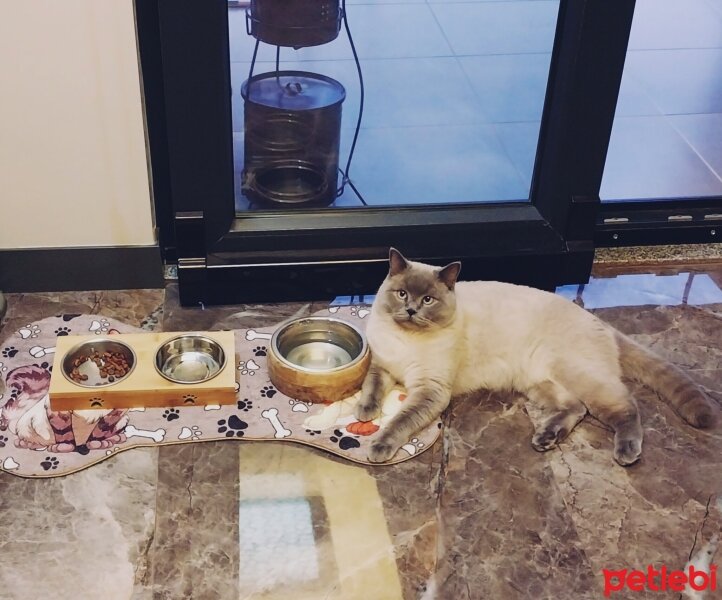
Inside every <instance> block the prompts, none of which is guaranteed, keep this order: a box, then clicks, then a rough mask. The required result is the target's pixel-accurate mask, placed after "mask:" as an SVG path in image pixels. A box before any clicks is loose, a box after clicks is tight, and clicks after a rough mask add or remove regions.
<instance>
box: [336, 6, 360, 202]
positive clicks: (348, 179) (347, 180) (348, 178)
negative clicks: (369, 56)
mask: <svg viewBox="0 0 722 600" xmlns="http://www.w3.org/2000/svg"><path fill="white" fill-rule="evenodd" d="M341 10H342V11H343V24H344V28H345V29H346V35H347V36H348V42H349V44H350V45H351V52H352V53H353V58H354V61H355V62H356V71H358V81H359V89H360V94H359V108H358V120H357V121H356V130H355V131H354V134H353V142H351V149H350V150H349V153H348V161H347V162H346V171H345V172H343V171H342V173H344V176H343V179H342V183H341V188H340V189H339V190H338V192H337V195H338V196H340V195H341V194H343V190H344V186H345V185H346V183H349V184H351V175H350V171H351V160H352V159H353V153H354V151H355V150H356V142H357V140H358V134H359V130H360V129H361V119H362V118H363V114H364V96H365V90H364V78H363V73H362V72H361V63H360V62H359V58H358V53H357V52H356V45H355V44H354V43H353V36H352V35H351V29H350V28H349V25H348V14H347V13H346V0H341ZM351 187H352V188H353V190H354V192H356V195H357V196H358V197H359V200H361V202H363V204H364V206H366V202H365V201H364V199H363V198H362V197H361V194H359V193H358V191H357V190H356V188H355V187H354V186H353V184H351Z"/></svg>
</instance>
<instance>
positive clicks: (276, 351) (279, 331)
mask: <svg viewBox="0 0 722 600" xmlns="http://www.w3.org/2000/svg"><path fill="white" fill-rule="evenodd" d="M303 322H314V323H322V322H323V323H333V324H335V325H336V326H339V327H342V328H347V329H349V330H350V331H351V332H352V333H353V334H355V336H357V337H358V339H359V341H360V343H361V349H360V350H359V352H358V354H357V355H356V356H354V357H353V360H351V361H350V362H348V363H346V364H345V365H341V366H339V367H335V368H333V369H309V368H308V367H303V366H301V365H298V364H296V363H294V362H291V361H290V360H288V359H287V358H286V357H285V356H283V354H282V353H281V349H280V348H279V347H278V340H279V338H280V337H281V336H282V335H283V334H284V333H285V332H286V331H287V330H288V329H289V328H290V327H293V326H297V325H300V324H301V323H303ZM270 351H271V355H272V357H273V358H274V359H276V360H277V361H278V362H280V363H282V364H283V365H285V366H286V367H288V368H290V369H293V370H294V371H299V372H301V373H308V374H311V375H320V376H323V375H330V374H332V373H341V372H343V371H346V370H347V369H351V368H353V367H355V366H356V365H358V364H359V363H360V362H362V361H363V360H364V358H365V357H366V355H367V354H368V352H369V347H368V341H367V340H366V336H365V335H364V333H363V331H361V330H360V329H359V328H358V327H356V326H355V325H353V324H352V323H349V322H348V321H344V320H343V319H339V318H336V317H323V316H313V317H298V318H295V319H291V320H289V321H285V322H284V323H281V325H279V326H278V327H277V328H276V330H275V331H274V332H273V335H272V336H271V348H270Z"/></svg>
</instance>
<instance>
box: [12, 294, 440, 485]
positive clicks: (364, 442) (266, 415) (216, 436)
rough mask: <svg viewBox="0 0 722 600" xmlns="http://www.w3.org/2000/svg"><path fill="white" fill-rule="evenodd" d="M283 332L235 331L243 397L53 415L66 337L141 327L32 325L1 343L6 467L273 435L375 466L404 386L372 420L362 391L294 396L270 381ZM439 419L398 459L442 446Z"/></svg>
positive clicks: (74, 320) (66, 321)
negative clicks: (57, 356)
mask: <svg viewBox="0 0 722 600" xmlns="http://www.w3.org/2000/svg"><path fill="white" fill-rule="evenodd" d="M319 314H325V315H329V314H333V315H334V316H335V317H338V318H341V319H344V320H348V321H350V322H352V323H354V324H355V325H356V326H357V327H359V328H361V329H363V328H364V326H365V322H366V320H367V319H368V314H369V311H368V308H364V307H356V306H342V307H339V306H332V307H330V308H329V309H327V310H325V311H321V312H320V313H319ZM273 329H274V328H263V329H258V330H254V329H242V330H237V331H235V332H234V333H235V339H236V357H235V365H234V368H235V370H236V388H237V398H236V403H235V404H233V405H230V406H218V405H215V406H193V407H180V408H163V409H161V408H152V409H151V408H149V409H142V408H137V409H123V410H82V411H66V412H57V411H53V410H52V409H51V407H50V406H49V399H48V389H49V386H50V379H51V377H53V376H56V375H53V374H52V364H53V358H54V352H55V341H56V338H57V336H64V335H87V334H92V333H95V334H96V335H98V336H101V335H102V336H108V335H117V334H120V333H135V332H138V331H139V330H137V329H135V328H133V327H130V326H128V325H125V324H123V323H120V322H118V321H115V320H113V319H109V318H103V317H100V316H97V315H62V316H58V317H51V318H48V319H43V320H42V321H38V322H35V323H28V324H27V325H25V326H23V327H21V328H20V329H19V330H17V331H14V332H10V333H9V335H8V337H6V339H5V340H4V341H3V342H2V344H0V381H2V384H3V385H2V386H0V394H1V395H0V470H4V471H7V472H8V473H12V474H15V475H19V476H23V477H55V476H58V475H65V474H68V473H72V472H75V471H78V470H81V469H83V468H86V467H88V466H91V465H93V464H96V463H98V462H100V461H103V460H106V459H108V458H110V457H112V456H113V455H114V454H115V453H117V452H119V451H123V450H127V449H130V448H133V447H137V446H155V445H158V444H179V443H193V442H201V441H211V440H273V441H285V442H295V443H301V444H306V445H309V446H314V447H317V448H320V449H323V450H326V451H328V452H331V453H333V454H336V455H338V456H341V457H344V458H346V459H349V460H352V461H355V462H361V463H364V462H367V458H366V457H367V455H368V448H369V444H370V440H372V439H373V438H374V437H375V436H376V435H378V434H379V432H380V431H381V430H382V429H383V427H385V425H386V424H387V423H388V422H389V420H390V419H391V418H392V416H393V415H394V414H395V413H396V412H398V411H399V410H400V409H401V407H402V406H403V402H404V401H405V399H406V394H405V392H404V390H403V389H401V388H398V387H397V388H395V389H391V390H389V392H388V394H387V396H386V398H385V399H384V401H383V411H382V412H381V413H380V415H379V417H378V418H377V419H375V420H373V421H372V422H369V423H361V422H359V421H358V420H357V419H356V418H355V416H354V407H355V405H356V403H357V402H358V399H359V397H360V394H359V393H357V394H354V395H353V396H351V397H350V398H347V399H345V400H342V401H340V402H336V403H332V404H327V405H323V404H321V405H312V404H308V403H306V402H300V401H297V400H295V399H293V398H289V397H287V396H284V395H283V394H282V393H280V392H279V391H278V390H276V389H275V387H274V386H273V384H272V383H271V382H270V380H269V379H268V373H267V369H266V356H267V344H268V343H269V341H270V338H271V334H272V333H273ZM440 427H441V423H440V422H439V421H437V422H434V423H432V424H430V425H429V427H427V428H426V429H425V430H424V431H421V432H419V433H418V434H415V435H413V436H411V437H410V438H409V439H408V440H405V441H404V444H402V445H401V446H400V447H399V450H398V453H397V455H396V456H395V457H394V459H393V461H392V462H401V461H404V460H408V459H410V458H412V457H414V456H416V455H417V454H420V453H421V452H423V451H424V450H426V449H427V448H429V447H430V446H432V445H433V444H434V442H435V441H436V439H437V438H438V437H439V435H440Z"/></svg>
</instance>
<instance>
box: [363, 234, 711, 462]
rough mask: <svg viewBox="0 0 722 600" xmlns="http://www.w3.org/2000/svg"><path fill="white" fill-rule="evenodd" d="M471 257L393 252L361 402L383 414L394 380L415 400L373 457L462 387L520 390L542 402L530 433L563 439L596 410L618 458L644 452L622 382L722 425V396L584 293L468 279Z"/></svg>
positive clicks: (706, 423) (398, 442)
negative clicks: (588, 303)
mask: <svg viewBox="0 0 722 600" xmlns="http://www.w3.org/2000/svg"><path fill="white" fill-rule="evenodd" d="M460 270H461V263H460V262H453V263H451V264H449V265H446V266H445V267H443V268H439V267H433V266H430V265H427V264H424V263H420V262H414V261H411V260H407V259H406V258H404V256H403V255H402V254H401V253H400V252H399V251H398V250H396V249H394V248H391V249H390V251H389V272H388V275H387V276H386V278H385V279H384V281H383V283H382V284H381V287H380V288H379V291H378V294H377V296H376V298H375V299H374V302H373V304H372V307H371V314H370V315H369V321H368V325H367V329H366V336H367V340H368V344H369V347H370V349H371V357H372V358H371V365H370V367H369V370H368V373H367V374H366V378H365V379H364V382H363V386H362V390H361V398H360V400H359V403H358V404H357V407H356V410H355V416H356V418H357V419H358V420H359V421H370V420H372V419H374V418H375V417H377V416H378V414H379V411H380V401H381V399H382V398H383V397H384V396H385V395H386V392H387V391H388V390H389V389H390V388H391V387H392V386H393V385H395V384H397V383H400V384H401V385H403V386H404V387H405V388H406V390H407V393H408V398H407V400H406V401H405V402H404V408H403V409H402V410H401V411H400V412H399V413H397V414H396V415H395V416H394V417H393V418H392V419H391V421H389V423H388V424H387V425H386V427H384V428H383V429H381V431H380V432H379V433H378V435H377V439H376V440H375V441H374V442H373V443H372V444H371V446H370V449H369V455H368V458H369V461H371V462H374V463H379V462H386V461H387V460H389V459H390V458H391V457H393V455H394V454H395V453H396V451H397V450H398V449H399V448H400V447H401V446H402V445H403V444H405V443H406V442H407V441H408V440H409V438H410V437H411V436H412V435H413V434H415V433H416V432H418V431H419V430H420V429H423V428H424V427H426V426H427V425H429V424H430V423H432V422H433V421H434V420H435V419H437V418H438V417H439V416H440V415H441V413H442V412H443V411H444V410H445V409H446V407H447V406H448V404H449V401H450V400H451V398H452V397H453V396H457V395H460V394H464V393H467V392H471V391H474V390H479V389H487V390H499V391H500V390H515V391H517V392H520V393H522V394H524V395H525V396H526V397H527V398H528V399H530V400H531V401H532V402H533V403H534V404H535V405H536V406H538V407H540V408H541V411H542V413H541V415H542V416H541V421H540V423H538V424H537V427H536V430H535V433H534V435H533V438H532V441H531V444H532V446H533V448H534V449H535V450H538V451H540V452H543V451H546V450H550V449H551V448H553V447H554V446H556V445H557V444H558V443H559V442H560V441H561V440H562V439H564V438H565V437H566V436H567V435H568V434H569V432H570V431H571V430H572V429H573V428H574V427H575V426H576V425H577V423H579V421H581V420H582V418H584V416H585V415H586V413H587V412H589V413H591V414H592V415H593V416H594V417H596V418H598V419H599V420H600V421H602V422H603V423H606V424H607V425H609V426H610V427H611V428H612V429H613V430H614V458H615V460H616V461H617V463H619V464H620V465H623V466H627V465H631V464H633V463H635V462H636V461H637V460H639V458H640V456H641V452H642V426H641V423H640V417H639V411H638V409H637V404H636V401H635V400H634V398H633V397H632V396H631V394H630V393H629V391H628V389H627V387H626V386H625V384H624V383H623V381H622V377H623V376H624V377H631V378H633V379H636V380H639V381H641V382H642V383H644V384H646V385H648V386H649V387H651V388H653V389H654V390H656V391H657V392H658V393H659V394H660V395H661V396H662V397H663V398H664V399H665V400H666V401H667V402H669V404H670V405H671V406H672V408H674V410H675V411H676V412H677V413H678V414H679V415H680V416H681V417H682V418H683V419H684V420H685V421H687V422H688V423H689V424H690V425H692V426H694V427H697V428H712V427H714V426H715V425H716V422H717V417H718V412H719V407H718V406H717V405H716V404H715V403H713V401H712V400H710V399H709V398H708V397H707V396H706V395H705V394H704V393H703V392H702V390H701V389H700V388H699V387H698V386H697V385H696V384H695V383H693V382H692V381H691V380H690V379H689V378H688V377H687V376H686V375H685V374H684V373H683V372H682V371H680V370H679V369H678V368H676V367H675V366H673V365H671V364H669V363H668V362H666V361H664V360H663V359H661V358H658V357H657V356H655V355H654V354H652V353H651V352H650V351H648V350H646V349H644V348H643V347H642V346H640V345H638V344H637V343H636V342H634V341H632V340H631V339H630V338H628V337H626V336H625V335H623V334H622V333H620V332H618V331H616V330H615V329H613V328H612V327H610V326H609V325H607V324H605V323H604V322H603V321H601V320H600V319H599V318H597V317H595V316H594V315H592V314H591V313H589V312H587V311H586V310H584V309H583V308H581V307H579V306H577V305H576V304H574V303H572V302H570V301H568V300H566V299H564V298H562V297H560V296H557V295H555V294H552V293H550V292H544V291H541V290H537V289H533V288H529V287H524V286H519V285H512V284H507V283H500V282H493V281H468V282H467V281H460V282H458V283H457V278H458V276H459V272H460Z"/></svg>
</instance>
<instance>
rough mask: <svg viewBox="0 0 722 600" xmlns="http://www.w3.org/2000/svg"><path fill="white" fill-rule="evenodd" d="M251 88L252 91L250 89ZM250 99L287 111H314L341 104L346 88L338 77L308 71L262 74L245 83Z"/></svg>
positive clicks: (243, 89)
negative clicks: (336, 78)
mask: <svg viewBox="0 0 722 600" xmlns="http://www.w3.org/2000/svg"><path fill="white" fill-rule="evenodd" d="M249 90H250V92H249ZM241 95H242V96H243V98H244V99H245V100H246V101H248V102H253V103H255V104H260V105H262V106H267V107H269V108H282V109H285V110H313V109H316V108H326V107H328V106H333V105H335V104H340V103H341V102H343V101H344V99H345V98H346V90H345V89H344V87H343V86H342V85H341V84H340V83H339V82H338V81H336V80H335V79H331V78H330V77H326V76H325V75H318V74H316V73H309V72H306V71H278V73H276V72H275V71H273V72H271V73H259V74H258V75H254V76H253V77H252V78H251V79H250V85H249V80H246V81H244V82H243V86H242V87H241Z"/></svg>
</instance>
